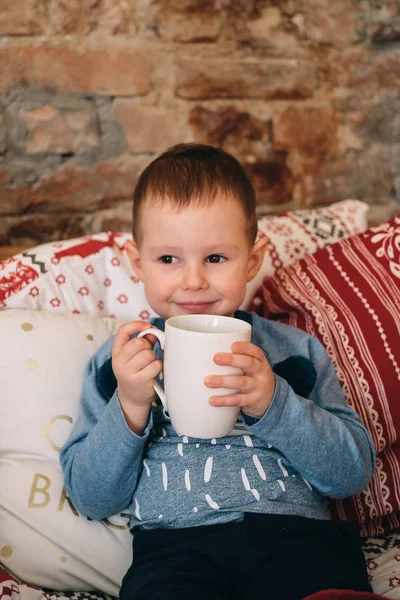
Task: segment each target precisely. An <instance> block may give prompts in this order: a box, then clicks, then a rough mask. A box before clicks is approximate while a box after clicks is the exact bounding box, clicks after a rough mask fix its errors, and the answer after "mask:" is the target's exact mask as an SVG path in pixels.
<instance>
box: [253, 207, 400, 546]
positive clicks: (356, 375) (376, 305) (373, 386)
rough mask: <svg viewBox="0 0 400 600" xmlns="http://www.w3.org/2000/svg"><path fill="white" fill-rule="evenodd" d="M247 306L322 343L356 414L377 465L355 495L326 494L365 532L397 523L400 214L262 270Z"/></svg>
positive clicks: (343, 516) (399, 520)
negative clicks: (269, 273) (271, 271)
mask: <svg viewBox="0 0 400 600" xmlns="http://www.w3.org/2000/svg"><path fill="white" fill-rule="evenodd" d="M252 310H255V312H257V313H258V314H260V315H262V316H264V317H266V318H268V319H273V320H278V321H282V322H285V323H288V324H290V325H293V326H294V327H298V328H300V329H303V330H304V331H307V332H308V333H310V334H311V335H314V336H316V337H317V338H319V339H320V341H321V342H322V343H323V344H324V346H325V348H326V350H327V352H328V354H329V356H330V357H331V359H332V362H333V364H334V366H335V369H336V372H337V375H338V377H339V380H340V382H341V384H342V388H343V392H344V395H345V397H346V400H347V402H348V404H349V405H350V406H351V407H352V408H354V409H355V410H356V411H357V412H358V413H359V414H360V415H361V417H362V419H363V421H364V423H365V425H366V427H367V428H368V430H369V431H370V433H371V436H372V439H373V441H374V444H375V448H376V452H377V469H376V472H375V474H374V477H373V479H372V481H371V482H370V484H369V485H368V487H367V488H366V489H365V490H364V491H363V492H362V493H361V494H358V495H357V496H353V497H350V498H346V499H344V500H339V501H332V502H331V508H332V511H333V513H334V514H335V515H336V516H337V517H339V518H341V519H347V520H351V521H355V522H358V523H359V524H360V525H361V530H362V535H363V536H367V535H370V536H374V535H378V534H381V533H384V532H387V531H390V530H392V529H394V528H396V527H399V525H400V440H399V436H400V215H399V216H397V217H395V218H394V219H392V220H391V221H389V222H388V223H385V224H383V225H381V226H379V227H375V228H371V229H369V230H367V231H366V232H364V233H361V234H359V235H356V236H354V237H351V238H348V239H345V240H341V241H340V242H337V243H336V244H333V245H331V246H328V247H326V248H324V249H322V250H319V251H317V252H316V253H315V254H313V255H310V256H308V257H306V258H303V259H302V260H300V261H298V262H297V263H295V264H293V265H291V266H289V267H286V268H284V269H280V270H278V272H277V273H276V275H275V276H273V277H271V278H265V279H264V281H263V284H262V286H261V287H260V288H259V290H258V291H257V293H256V295H255V297H254V299H253V303H252Z"/></svg>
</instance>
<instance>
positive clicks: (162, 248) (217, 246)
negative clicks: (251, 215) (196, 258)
mask: <svg viewBox="0 0 400 600" xmlns="http://www.w3.org/2000/svg"><path fill="white" fill-rule="evenodd" d="M181 249H182V248H181V247H179V246H151V247H150V248H149V250H150V252H179V251H180V250H181ZM228 249H229V250H239V246H237V245H236V244H213V245H212V246H208V247H206V248H203V250H204V251H205V252H213V251H214V252H215V250H228Z"/></svg>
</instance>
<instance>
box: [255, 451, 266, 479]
mask: <svg viewBox="0 0 400 600" xmlns="http://www.w3.org/2000/svg"><path fill="white" fill-rule="evenodd" d="M253 463H254V465H255V467H256V469H257V471H258V474H259V476H260V477H261V479H262V480H263V481H265V480H266V479H267V476H266V474H265V471H264V469H263V468H262V464H261V463H260V459H259V458H258V456H257V454H253Z"/></svg>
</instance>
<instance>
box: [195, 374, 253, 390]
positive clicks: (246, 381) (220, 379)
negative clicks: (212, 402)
mask: <svg viewBox="0 0 400 600" xmlns="http://www.w3.org/2000/svg"><path fill="white" fill-rule="evenodd" d="M204 383H205V384H206V386H207V387H209V388H227V389H230V390H240V391H241V392H250V391H251V390H252V389H253V387H254V385H253V381H252V379H251V378H250V377H245V376H244V375H207V377H205V379H204Z"/></svg>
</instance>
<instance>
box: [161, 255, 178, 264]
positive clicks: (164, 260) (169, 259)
mask: <svg viewBox="0 0 400 600" xmlns="http://www.w3.org/2000/svg"><path fill="white" fill-rule="evenodd" d="M177 260H178V259H177V258H176V257H175V256H171V255H170V254H165V255H164V256H160V258H159V261H160V262H162V263H163V264H164V265H172V264H173V263H174V262H176V261H177Z"/></svg>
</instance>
